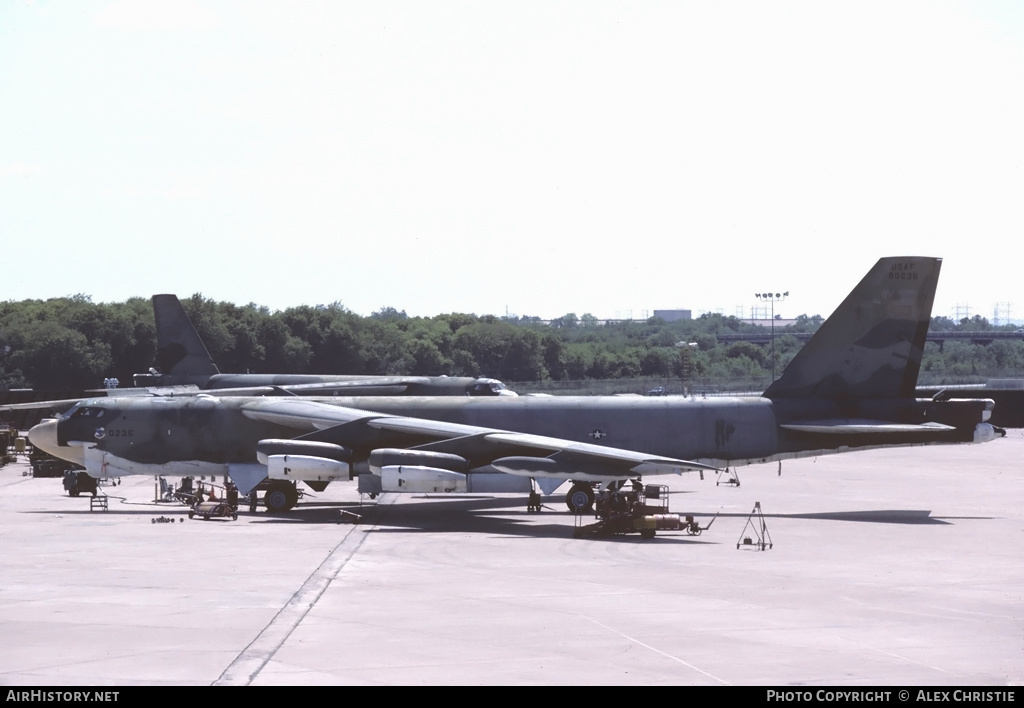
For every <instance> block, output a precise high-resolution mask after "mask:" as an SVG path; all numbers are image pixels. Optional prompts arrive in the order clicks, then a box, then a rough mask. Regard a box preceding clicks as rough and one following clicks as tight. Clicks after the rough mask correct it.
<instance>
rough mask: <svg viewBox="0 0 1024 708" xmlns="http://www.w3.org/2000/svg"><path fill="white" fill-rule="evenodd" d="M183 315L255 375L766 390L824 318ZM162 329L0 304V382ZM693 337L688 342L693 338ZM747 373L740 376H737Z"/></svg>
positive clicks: (95, 307)
mask: <svg viewBox="0 0 1024 708" xmlns="http://www.w3.org/2000/svg"><path fill="white" fill-rule="evenodd" d="M182 304H183V305H184V307H185V310H186V312H187V313H188V315H189V317H190V318H191V319H192V321H193V323H194V324H195V326H196V329H197V330H198V331H199V334H200V336H201V337H202V338H203V341H204V342H205V343H206V346H207V348H208V349H209V351H210V355H211V356H212V357H213V360H214V361H215V362H216V364H217V365H218V367H219V368H220V370H221V371H224V372H246V371H250V372H253V373H322V374H355V375H358V374H393V375H404V374H413V375H441V374H449V375H464V376H491V377H494V378H499V379H502V380H504V381H507V382H510V383H515V382H544V381H548V382H570V381H583V380H595V379H634V378H636V379H640V378H649V379H652V380H653V379H656V380H660V381H664V382H666V383H671V381H670V380H672V381H674V382H675V384H676V385H677V386H678V389H679V390H682V389H683V388H684V387H686V388H690V389H691V390H693V388H694V387H698V388H699V387H703V386H710V385H711V383H710V382H712V381H714V382H716V384H715V386H716V387H723V388H728V387H729V383H728V382H736V383H735V384H734V387H736V386H743V387H745V388H742V389H739V390H754V389H756V388H763V387H764V386H766V385H767V383H768V382H769V379H770V376H771V371H772V365H773V362H774V368H775V372H776V375H778V373H779V372H781V371H782V369H783V368H784V367H785V365H786V364H787V363H788V362H789V361H790V360H791V359H792V357H793V356H794V355H795V354H796V352H797V351H799V349H800V347H801V346H802V341H801V340H800V339H798V338H797V337H796V336H794V335H795V334H799V333H805V332H813V331H814V330H815V329H816V328H817V327H818V326H820V324H821V322H822V318H821V317H820V316H818V315H815V316H812V317H808V316H806V315H801V316H800V317H798V318H797V320H796V323H795V324H794V325H792V326H790V327H785V328H777V329H776V338H775V341H774V346H771V345H766V344H755V343H752V342H746V341H739V342H729V343H720V342H719V339H718V337H719V335H721V334H741V335H742V334H745V333H756V334H760V335H763V334H764V330H763V329H761V328H758V327H756V326H754V325H750V324H749V323H746V322H744V321H742V320H739V319H737V318H735V317H725V316H722V315H718V314H705V315H702V316H700V317H699V318H697V319H695V320H684V321H679V322H671V323H667V322H665V321H663V320H661V319H650V320H647V321H626V322H607V323H606V322H604V321H601V320H598V319H597V318H596V317H594V316H593V315H590V314H589V313H588V314H584V315H583V316H581V317H577V316H576V315H575V314H574V313H568V314H566V315H564V316H562V317H559V318H557V319H556V320H553V321H551V322H549V323H545V322H542V321H540V320H539V319H538V318H536V317H516V318H509V317H506V318H499V317H495V316H492V315H485V316H477V315H473V314H467V313H447V314H441V315H436V316H434V317H410V316H409V315H408V314H406V312H405V311H404V310H398V309H396V308H393V307H385V308H382V309H380V310H378V311H377V312H375V313H373V314H372V315H370V316H369V317H360V316H359V315H356V314H354V313H352V312H350V311H349V310H348V309H346V308H345V307H344V306H343V305H342V304H341V303H338V302H335V303H332V304H329V305H317V306H308V305H303V306H299V307H294V308H289V309H287V310H284V311H282V312H270V311H269V310H268V309H267V308H266V307H262V306H259V305H256V304H253V303H250V304H248V305H242V306H239V305H235V304H232V303H228V302H217V301H214V300H211V299H209V298H205V297H203V296H202V295H201V294H198V293H197V294H195V295H192V296H191V297H189V298H185V299H184V300H183V301H182ZM932 330H933V331H935V332H956V331H964V330H970V331H981V332H988V331H1000V330H1002V331H1011V332H1016V331H1017V327H1015V326H1008V327H1002V328H994V327H992V326H991V325H990V324H989V323H988V322H987V321H986V320H984V318H978V317H975V318H971V319H964V320H962V321H960V322H954V321H953V320H951V319H949V318H945V317H936V318H934V319H933V321H932ZM155 339H156V333H155V325H154V321H153V311H152V306H151V303H150V301H149V300H148V299H143V298H133V299H131V300H128V301H127V302H124V303H101V304H96V303H93V302H92V301H91V299H90V298H89V297H88V296H85V295H75V296H71V297H65V298H54V299H51V300H46V301H40V300H25V301H21V302H13V301H8V302H0V387H4V388H15V387H28V386H32V387H43V388H50V387H53V388H93V387H98V386H100V385H101V382H102V381H103V379H104V378H107V377H117V378H118V379H120V380H121V382H122V385H128V383H129V382H130V381H131V376H132V375H133V374H135V373H139V372H144V371H146V370H148V369H149V367H151V366H155V365H156V362H155V353H156V352H155V348H156V342H155ZM691 343H692V344H694V345H695V346H689V345H690V344H691ZM1022 372H1024V341H1021V339H1007V340H999V339H997V340H995V341H993V342H991V343H990V344H987V345H982V344H973V343H971V342H968V341H947V342H946V344H945V346H943V347H939V346H938V345H935V344H931V343H929V344H928V345H927V347H926V349H925V356H924V361H923V363H922V380H923V381H927V382H929V383H931V382H938V383H955V382H956V381H957V380H964V379H968V378H979V377H992V378H995V377H1013V376H1020V375H1021V374H1022ZM740 382H742V383H740Z"/></svg>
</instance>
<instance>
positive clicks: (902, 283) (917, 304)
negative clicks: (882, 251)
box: [764, 257, 942, 399]
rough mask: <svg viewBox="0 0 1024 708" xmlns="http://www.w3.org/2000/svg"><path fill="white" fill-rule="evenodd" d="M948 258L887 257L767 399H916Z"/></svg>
mask: <svg viewBox="0 0 1024 708" xmlns="http://www.w3.org/2000/svg"><path fill="white" fill-rule="evenodd" d="M941 265H942V259H941V258H921V257H908V258H883V259H881V260H880V261H878V263H877V264H875V267H874V268H872V269H871V270H870V271H869V272H868V274H867V275H866V276H864V279H863V280H861V281H860V283H859V284H858V285H857V287H856V288H854V289H853V291H852V292H851V293H850V294H849V295H848V296H847V297H846V299H845V300H844V301H843V304H841V305H840V306H839V308H838V309H837V310H836V311H835V312H834V313H832V316H831V317H829V318H828V319H827V320H825V322H824V323H823V324H822V325H821V327H820V328H819V329H818V331H817V332H815V333H814V336H813V337H811V339H810V341H808V342H807V344H806V345H805V346H804V348H803V349H801V350H800V351H799V352H798V353H797V355H796V356H795V357H794V358H793V361H791V362H790V364H789V366H787V367H786V369H785V371H783V372H782V376H781V377H779V379H778V380H777V381H775V382H774V383H772V385H771V386H769V387H768V390H767V391H765V393H764V395H765V396H766V397H767V398H831V399H841V398H854V399H863V398H912V397H913V396H914V388H915V386H916V385H917V375H918V372H919V371H920V370H921V357H922V355H923V354H924V343H925V338H926V337H927V335H928V324H929V322H930V320H931V312H932V301H933V300H934V299H935V287H936V285H937V284H938V280H939V267H940V266H941Z"/></svg>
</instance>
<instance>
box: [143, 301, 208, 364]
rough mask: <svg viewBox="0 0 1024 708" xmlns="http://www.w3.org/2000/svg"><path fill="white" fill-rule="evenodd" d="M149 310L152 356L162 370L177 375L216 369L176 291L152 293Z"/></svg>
mask: <svg viewBox="0 0 1024 708" xmlns="http://www.w3.org/2000/svg"><path fill="white" fill-rule="evenodd" d="M153 314H154V315H155V317H156V347H157V353H156V358H157V364H158V365H159V367H160V371H161V372H162V373H164V374H174V375H177V376H213V375H214V374H219V373H220V371H218V370H217V365H216V364H214V363H213V359H212V358H211V357H210V352H209V351H208V350H207V349H206V345H205V344H203V340H202V339H200V337H199V333H198V332H196V328H195V326H194V325H193V324H192V320H190V319H189V318H188V315H187V314H186V313H185V308H183V307H182V306H181V302H179V300H178V297H177V295H154V296H153Z"/></svg>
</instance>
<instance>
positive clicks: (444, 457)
mask: <svg viewBox="0 0 1024 708" xmlns="http://www.w3.org/2000/svg"><path fill="white" fill-rule="evenodd" d="M368 464H369V467H370V471H371V472H373V473H374V474H376V475H379V474H381V471H382V470H383V469H384V468H385V467H407V466H408V467H424V468H431V469H437V470H447V471H449V472H458V473H460V474H462V475H464V474H465V473H466V472H467V471H469V462H467V461H466V458H465V457H461V456H460V455H450V454H448V453H445V452H428V451H426V450H405V449H402V448H397V447H382V448H380V449H379V450H374V451H373V452H371V453H370V459H369V460H368ZM392 491H397V490H392Z"/></svg>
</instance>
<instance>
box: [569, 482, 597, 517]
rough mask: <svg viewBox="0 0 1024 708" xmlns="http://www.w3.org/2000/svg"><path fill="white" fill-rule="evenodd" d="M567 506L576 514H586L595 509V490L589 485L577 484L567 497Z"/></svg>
mask: <svg viewBox="0 0 1024 708" xmlns="http://www.w3.org/2000/svg"><path fill="white" fill-rule="evenodd" d="M565 505H566V506H567V507H569V511H571V512H572V513H574V514H585V513H587V512H589V511H593V509H594V488H593V487H592V486H591V485H589V484H583V483H581V482H577V483H576V484H574V485H572V487H571V488H570V489H569V493H568V494H566V495H565Z"/></svg>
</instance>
